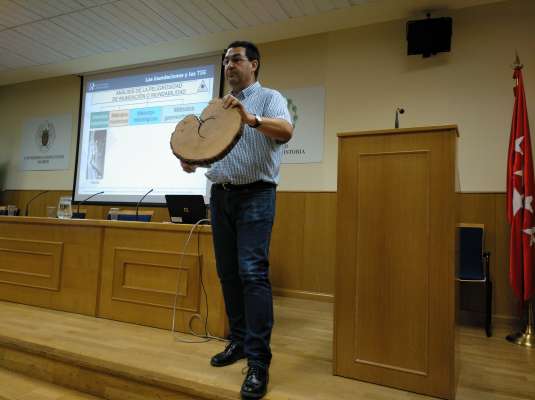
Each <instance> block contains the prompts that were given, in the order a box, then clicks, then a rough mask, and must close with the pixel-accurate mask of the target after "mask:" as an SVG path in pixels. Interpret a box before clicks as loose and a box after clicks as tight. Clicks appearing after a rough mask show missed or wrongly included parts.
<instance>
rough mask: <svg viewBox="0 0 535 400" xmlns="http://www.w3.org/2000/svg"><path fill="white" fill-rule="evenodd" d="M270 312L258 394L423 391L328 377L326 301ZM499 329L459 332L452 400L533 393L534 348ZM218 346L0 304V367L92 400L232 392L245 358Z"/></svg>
mask: <svg viewBox="0 0 535 400" xmlns="http://www.w3.org/2000/svg"><path fill="white" fill-rule="evenodd" d="M275 316H276V322H275V329H274V332H273V340H272V344H273V355H274V358H273V364H272V368H271V379H270V386H269V392H268V395H267V396H266V397H265V398H266V399H267V400H269V399H271V400H275V399H277V400H282V399H284V400H289V399H296V400H298V399H299V400H301V399H302V400H305V399H306V400H311V399H318V400H338V399H340V400H355V399H371V400H397V399H405V400H406V399H426V398H428V397H425V396H421V395H417V394H412V393H408V392H404V391H400V390H395V389H390V388H386V387H381V386H378V385H373V384H368V383H365V382H359V381H355V380H350V379H345V378H340V377H335V376H333V375H332V331H333V329H332V321H333V315H332V304H329V303H323V302H316V301H310V300H300V299H289V298H276V299H275ZM506 333H508V330H507V329H501V330H499V328H498V329H497V331H496V332H495V336H494V337H492V338H490V339H488V338H486V337H485V334H484V330H483V329H481V328H462V329H461V334H460V345H459V349H460V372H461V374H460V379H459V386H458V389H457V399H459V400H475V399H499V400H506V399H509V400H520V399H526V400H527V399H534V398H535V374H533V371H535V351H533V350H529V349H525V348H522V347H517V346H514V345H511V344H509V343H507V342H506V341H505V340H504V339H503V337H504V335H505V334H506ZM176 336H177V337H178V338H180V339H182V340H194V339H195V338H194V337H193V336H190V335H184V334H177V335H176ZM223 347H224V344H223V343H220V342H217V341H211V342H208V343H201V344H186V343H181V342H178V341H176V340H175V338H174V337H173V336H172V335H171V333H170V332H169V331H165V330H162V329H157V328H149V327H145V326H138V325H133V324H128V323H122V322H117V321H111V320H106V319H99V318H93V317H88V316H84V315H79V314H72V313H66V312H61V311H54V310H49V309H42V308H37V307H31V306H26V305H21V304H15V303H8V302H0V368H4V369H7V370H11V371H14V372H16V373H22V374H25V375H29V376H31V377H33V378H37V379H40V380H43V381H47V382H51V383H54V384H56V385H59V386H63V387H70V388H72V389H75V390H77V391H80V392H85V393H88V394H92V395H94V396H96V397H98V398H105V399H112V400H153V399H154V400H156V399H165V400H174V399H177V400H178V399H181V400H185V399H214V400H217V399H238V398H239V390H240V386H241V383H242V381H243V375H242V369H243V368H244V367H245V366H246V363H245V361H244V360H243V361H240V362H238V363H236V364H235V365H232V366H229V367H225V368H213V367H211V366H210V365H209V359H210V356H211V355H213V354H214V353H216V352H218V351H220V350H221V349H222V348H223ZM0 391H1V389H0ZM0 398H1V396H0Z"/></svg>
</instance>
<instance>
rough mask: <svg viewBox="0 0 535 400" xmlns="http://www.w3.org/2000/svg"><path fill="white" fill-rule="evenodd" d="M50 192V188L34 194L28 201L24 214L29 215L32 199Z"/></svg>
mask: <svg viewBox="0 0 535 400" xmlns="http://www.w3.org/2000/svg"><path fill="white" fill-rule="evenodd" d="M48 192H50V190H43V191H42V192H39V193H37V194H36V195H35V196H33V197H32V198H31V199H30V201H29V202H27V203H26V208H25V210H24V215H25V216H26V217H27V216H28V212H29V211H30V204H32V201H34V200H35V199H36V198H38V197H39V196H41V195H42V194H45V193H48Z"/></svg>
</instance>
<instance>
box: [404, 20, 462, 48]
mask: <svg viewBox="0 0 535 400" xmlns="http://www.w3.org/2000/svg"><path fill="white" fill-rule="evenodd" d="M451 34H452V19H451V17H442V18H427V19H421V20H417V21H409V22H407V44H408V46H407V54H408V55H409V56H410V55H415V54H421V55H422V56H423V57H429V56H432V55H435V54H437V53H441V52H449V51H451Z"/></svg>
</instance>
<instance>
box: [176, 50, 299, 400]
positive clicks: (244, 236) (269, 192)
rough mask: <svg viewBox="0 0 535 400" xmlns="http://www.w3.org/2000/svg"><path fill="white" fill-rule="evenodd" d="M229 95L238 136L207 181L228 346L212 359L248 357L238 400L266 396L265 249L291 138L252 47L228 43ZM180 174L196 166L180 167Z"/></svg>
mask: <svg viewBox="0 0 535 400" xmlns="http://www.w3.org/2000/svg"><path fill="white" fill-rule="evenodd" d="M223 65H224V67H225V77H226V79H227V81H228V83H229V85H230V87H231V89H232V91H231V93H230V94H228V95H226V96H225V97H224V98H223V101H224V107H225V108H229V107H233V108H236V109H237V110H238V111H239V113H240V115H241V118H242V123H243V124H244V130H243V136H242V138H241V139H240V140H239V142H238V143H237V144H236V146H235V147H234V148H233V149H232V150H231V151H230V153H229V154H227V155H226V156H225V157H224V158H223V159H222V160H220V161H218V162H216V163H214V164H212V166H211V168H210V169H209V171H208V172H207V174H206V176H207V177H208V178H209V179H210V180H211V181H212V182H213V185H212V191H211V198H210V210H211V223H212V234H213V240H214V249H215V256H216V263H217V271H218V275H219V279H220V282H221V286H222V288H223V296H224V298H225V306H226V310H227V316H228V319H229V324H230V343H229V344H228V345H227V347H226V348H225V350H224V351H222V352H221V353H218V354H216V355H215V356H213V357H212V359H211V364H212V365H213V366H214V367H223V366H226V365H230V364H233V363H234V362H236V361H238V360H240V359H242V358H245V357H247V364H248V367H249V369H248V372H247V376H246V377H245V380H244V382H243V385H242V388H241V395H242V398H245V399H259V398H261V397H263V396H264V395H265V394H266V392H267V384H268V380H269V374H268V370H269V365H270V362H271V349H270V338H271V329H272V327H273V298H272V294H271V283H270V281H269V260H268V255H269V242H270V238H271V229H272V226H273V220H274V217H275V191H276V186H277V183H278V181H279V168H280V162H281V158H282V153H283V144H284V143H286V142H288V141H289V140H290V139H291V137H292V133H293V125H292V121H291V117H290V113H289V112H288V107H287V102H286V99H285V98H284V97H283V96H282V95H281V94H280V93H279V92H277V91H276V90H273V89H268V88H264V87H262V86H261V85H260V83H259V82H258V81H257V77H258V71H259V69H260V53H259V51H258V49H257V47H256V46H255V45H254V44H253V43H250V42H244V41H238V42H233V43H231V44H230V45H229V46H228V48H227V50H226V54H225V57H224V60H223ZM182 168H183V169H184V171H186V172H193V171H194V170H195V167H194V166H192V165H189V164H185V163H182Z"/></svg>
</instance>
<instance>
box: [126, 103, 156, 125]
mask: <svg viewBox="0 0 535 400" xmlns="http://www.w3.org/2000/svg"><path fill="white" fill-rule="evenodd" d="M160 122H162V108H161V107H147V108H134V109H133V110H130V115H129V117H128V125H147V124H158V123H160Z"/></svg>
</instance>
